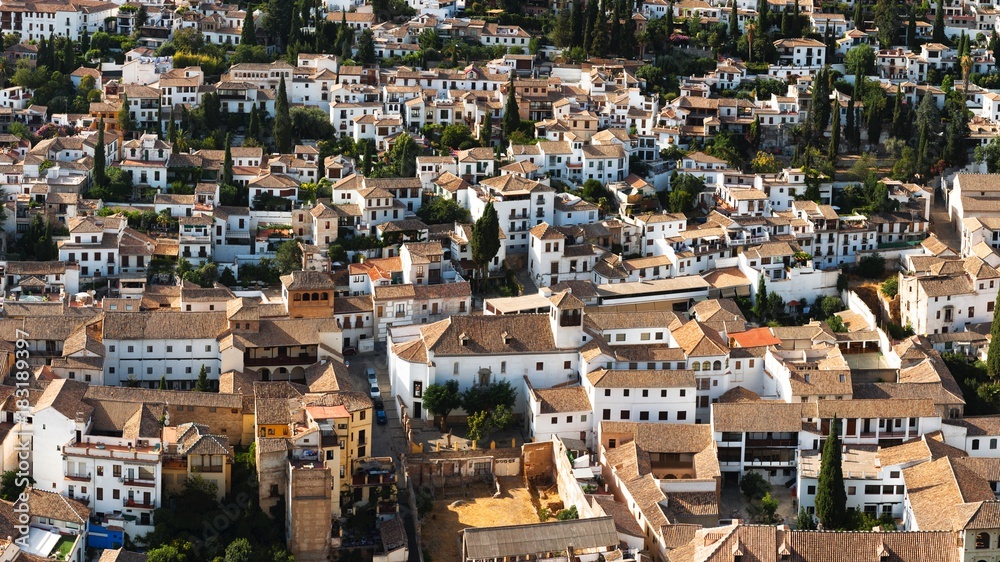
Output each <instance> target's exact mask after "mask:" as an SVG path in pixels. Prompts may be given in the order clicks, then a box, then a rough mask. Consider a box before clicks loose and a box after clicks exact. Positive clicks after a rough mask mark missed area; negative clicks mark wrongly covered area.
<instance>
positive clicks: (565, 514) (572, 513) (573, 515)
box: [556, 505, 580, 521]
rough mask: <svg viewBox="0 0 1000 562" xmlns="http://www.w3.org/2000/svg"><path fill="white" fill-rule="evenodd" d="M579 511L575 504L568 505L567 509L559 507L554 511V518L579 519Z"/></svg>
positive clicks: (564, 519) (561, 519)
mask: <svg viewBox="0 0 1000 562" xmlns="http://www.w3.org/2000/svg"><path fill="white" fill-rule="evenodd" d="M579 518H580V512H579V511H577V509H576V506H575V505H571V506H569V509H560V510H559V511H558V512H557V513H556V520H558V521H572V520H573V519H579Z"/></svg>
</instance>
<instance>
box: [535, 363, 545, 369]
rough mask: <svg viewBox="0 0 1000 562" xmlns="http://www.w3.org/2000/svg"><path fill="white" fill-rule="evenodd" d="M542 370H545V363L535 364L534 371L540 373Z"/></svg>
mask: <svg viewBox="0 0 1000 562" xmlns="http://www.w3.org/2000/svg"><path fill="white" fill-rule="evenodd" d="M544 368H545V363H542V362H541V361H539V362H537V363H535V370H536V371H541V370H542V369H544Z"/></svg>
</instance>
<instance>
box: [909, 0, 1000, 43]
mask: <svg viewBox="0 0 1000 562" xmlns="http://www.w3.org/2000/svg"><path fill="white" fill-rule="evenodd" d="M994 33H996V32H995V31H994ZM906 46H907V47H908V48H909V49H910V50H913V49H916V48H917V14H916V12H914V11H913V9H912V8H911V9H910V19H909V21H907V22H906Z"/></svg>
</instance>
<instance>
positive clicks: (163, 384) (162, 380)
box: [160, 375, 167, 390]
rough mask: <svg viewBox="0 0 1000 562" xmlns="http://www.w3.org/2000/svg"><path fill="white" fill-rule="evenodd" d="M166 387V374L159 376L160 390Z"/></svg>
mask: <svg viewBox="0 0 1000 562" xmlns="http://www.w3.org/2000/svg"><path fill="white" fill-rule="evenodd" d="M166 389H167V375H163V376H161V377H160V390H166Z"/></svg>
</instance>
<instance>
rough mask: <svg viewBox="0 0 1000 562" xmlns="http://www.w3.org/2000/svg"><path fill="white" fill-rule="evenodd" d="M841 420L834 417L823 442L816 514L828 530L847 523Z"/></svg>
mask: <svg viewBox="0 0 1000 562" xmlns="http://www.w3.org/2000/svg"><path fill="white" fill-rule="evenodd" d="M840 449H841V447H840V422H839V420H837V417H836V416H834V417H833V421H832V423H830V435H829V436H827V439H826V443H824V444H823V452H822V458H821V459H820V467H819V482H818V484H817V486H816V516H817V517H819V520H820V522H821V523H823V527H824V528H825V529H827V530H831V531H832V530H836V529H843V528H844V526H845V525H846V524H847V491H846V490H845V489H844V469H843V466H842V464H841V450H840Z"/></svg>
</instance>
